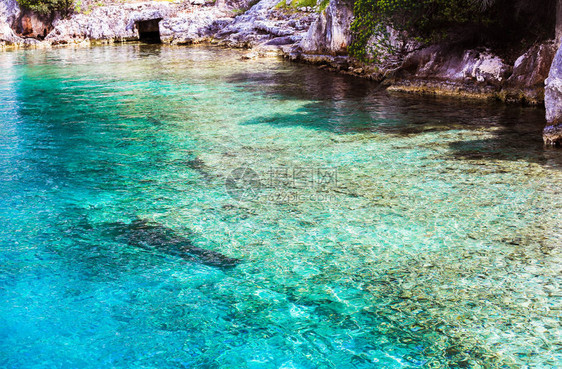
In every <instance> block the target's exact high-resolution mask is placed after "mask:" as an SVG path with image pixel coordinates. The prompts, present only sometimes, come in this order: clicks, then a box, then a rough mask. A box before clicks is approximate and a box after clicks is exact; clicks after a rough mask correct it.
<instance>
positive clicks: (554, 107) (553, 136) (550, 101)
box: [543, 47, 562, 146]
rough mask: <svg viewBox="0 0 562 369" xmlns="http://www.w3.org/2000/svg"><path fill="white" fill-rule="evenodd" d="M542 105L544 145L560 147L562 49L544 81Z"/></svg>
mask: <svg viewBox="0 0 562 369" xmlns="http://www.w3.org/2000/svg"><path fill="white" fill-rule="evenodd" d="M544 103H545V107H546V123H547V126H546V127H545V129H544V132H543V138H544V143H545V144H546V145H552V146H560V145H562V47H560V48H559V49H558V52H557V53H556V56H555V57H554V61H553V62H552V66H551V67H550V72H549V74H548V78H547V79H546V81H545V92H544Z"/></svg>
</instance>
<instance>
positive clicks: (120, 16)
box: [45, 2, 177, 44]
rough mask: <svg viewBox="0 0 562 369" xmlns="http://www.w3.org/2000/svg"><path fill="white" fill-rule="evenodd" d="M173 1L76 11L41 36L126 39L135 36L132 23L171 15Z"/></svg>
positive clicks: (63, 39) (55, 40)
mask: <svg viewBox="0 0 562 369" xmlns="http://www.w3.org/2000/svg"><path fill="white" fill-rule="evenodd" d="M176 7H177V6H176V5H175V4H171V3H160V2H150V3H136V4H135V3H131V4H123V5H113V6H104V7H99V8H95V9H94V10H93V11H92V13H91V14H88V15H85V14H76V15H74V16H73V17H72V18H70V19H62V20H58V21H56V22H55V23H54V30H53V31H52V32H51V33H49V35H47V37H46V38H45V39H46V40H47V41H50V42H52V43H54V44H57V43H70V42H80V41H83V40H84V39H89V40H128V39H136V38H138V31H137V30H136V28H135V22H137V21H142V20H150V19H162V18H166V17H169V16H171V15H172V14H174V13H175V12H176V11H177V9H176Z"/></svg>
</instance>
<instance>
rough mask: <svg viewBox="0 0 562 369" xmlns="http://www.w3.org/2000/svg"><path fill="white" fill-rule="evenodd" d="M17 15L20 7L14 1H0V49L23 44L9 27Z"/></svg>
mask: <svg viewBox="0 0 562 369" xmlns="http://www.w3.org/2000/svg"><path fill="white" fill-rule="evenodd" d="M19 15H20V7H19V5H18V3H17V1H16V0H2V1H0V47H2V46H7V45H17V44H23V39H22V38H21V37H18V36H17V35H16V34H15V32H14V30H13V29H12V27H11V26H12V25H13V24H14V23H15V21H16V19H17V18H18V17H19Z"/></svg>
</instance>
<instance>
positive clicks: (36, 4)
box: [17, 0, 74, 16]
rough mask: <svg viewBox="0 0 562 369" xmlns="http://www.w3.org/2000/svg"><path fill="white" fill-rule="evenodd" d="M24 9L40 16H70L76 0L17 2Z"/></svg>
mask: <svg viewBox="0 0 562 369" xmlns="http://www.w3.org/2000/svg"><path fill="white" fill-rule="evenodd" d="M17 1H18V3H19V4H20V6H21V7H22V8H25V9H29V10H33V11H35V12H37V13H40V14H50V13H52V12H60V13H61V14H62V15H63V16H68V15H69V14H70V13H71V12H72V10H73V9H74V0H17Z"/></svg>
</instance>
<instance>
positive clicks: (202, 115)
mask: <svg viewBox="0 0 562 369" xmlns="http://www.w3.org/2000/svg"><path fill="white" fill-rule="evenodd" d="M240 55H241V54H240V53H238V52H236V51H228V50H222V49H212V48H202V47H197V48H173V47H165V46H142V45H126V46H107V47H95V48H91V49H88V48H80V49H72V48H68V49H57V50H50V51H40V50H36V51H20V52H6V53H2V54H0V70H1V71H2V73H1V74H0V101H1V104H0V133H1V137H2V139H1V140H0V179H1V182H0V220H1V224H2V227H0V245H1V249H0V367H7V368H43V367H45V368H47V367H48V368H100V367H115V368H125V367H126V368H155V367H158V368H188V367H189V368H191V367H201V368H406V367H408V368H413V367H432V368H436V367H473V368H478V367H480V368H488V367H514V368H519V367H525V366H527V367H533V368H551V367H557V366H561V365H562V354H561V345H562V341H561V329H560V327H561V325H560V318H561V316H560V315H561V306H562V305H561V300H562V292H561V289H560V284H561V265H562V263H561V261H562V260H561V259H562V258H561V257H560V249H561V247H560V246H562V226H561V224H562V210H561V209H562V196H561V195H562V151H560V150H547V149H545V148H543V146H542V142H541V136H540V131H541V128H542V124H543V118H542V117H543V114H544V112H542V111H540V110H539V109H525V108H520V107H514V106H507V107H506V106H501V105H498V106H496V105H490V104H483V103H476V102H474V103H471V102H458V101H455V100H437V99H422V98H418V97H409V96H401V95H396V96H393V95H388V94H387V93H386V92H385V91H384V90H382V89H380V88H379V87H377V85H375V84H372V83H370V82H367V81H361V80H354V79H349V78H347V77H345V76H342V75H336V74H330V73H329V72H324V71H321V70H316V69H315V68H313V67H310V66H302V65H295V64H289V63H286V62H283V61H281V60H278V59H275V58H271V59H259V60H253V61H242V60H240ZM240 168H241V169H240ZM139 219H140V220H142V221H143V222H144V223H143V224H150V227H151V228H150V227H149V231H146V230H142V229H141V230H139V229H135V228H134V227H133V226H132V225H130V224H137V223H133V222H139ZM154 229H156V230H158V232H160V233H150V232H152V231H151V230H154ZM143 232H144V233H143ZM147 232H148V233H147ZM164 233H165V234H167V235H170V234H172V235H173V236H171V237H172V238H173V239H174V240H181V242H182V245H186V244H187V245H188V248H193V247H199V248H203V249H207V250H213V251H215V252H217V253H220V254H222V255H224V256H225V257H229V258H236V259H239V260H240V262H239V263H238V264H237V265H235V266H233V267H221V265H213V264H210V263H208V262H205V260H203V259H200V258H197V257H191V256H193V255H191V254H192V253H191V254H190V252H189V250H188V252H182V251H181V250H173V249H174V248H179V247H180V246H178V245H179V243H178V242H176V243H172V244H170V243H169V242H168V241H169V239H165V238H159V237H158V235H160V234H164ZM154 234H156V236H154ZM132 240H134V241H135V242H133V241H132ZM166 243H167V245H166ZM190 250H191V249H190ZM190 255H191V256H190Z"/></svg>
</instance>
